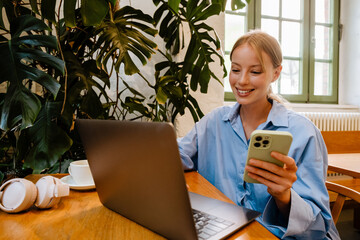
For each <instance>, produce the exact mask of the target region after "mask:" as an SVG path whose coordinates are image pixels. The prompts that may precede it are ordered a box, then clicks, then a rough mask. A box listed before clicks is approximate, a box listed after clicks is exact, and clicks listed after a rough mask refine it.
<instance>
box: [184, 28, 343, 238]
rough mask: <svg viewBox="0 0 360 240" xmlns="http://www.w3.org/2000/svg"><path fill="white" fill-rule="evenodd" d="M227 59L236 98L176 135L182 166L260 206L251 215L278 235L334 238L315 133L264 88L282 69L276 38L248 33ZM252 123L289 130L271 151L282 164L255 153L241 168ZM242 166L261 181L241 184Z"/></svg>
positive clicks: (323, 153)
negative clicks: (282, 145) (284, 149)
mask: <svg viewBox="0 0 360 240" xmlns="http://www.w3.org/2000/svg"><path fill="white" fill-rule="evenodd" d="M230 59H231V62H232V64H231V72H230V77H229V81H230V85H231V88H232V91H233V93H234V95H235V99H236V101H237V103H236V104H235V105H234V106H224V107H220V108H218V109H215V110H214V111H213V112H211V113H209V114H208V115H206V116H205V117H204V118H202V119H201V120H200V121H199V122H198V123H196V124H195V127H194V128H193V129H192V130H191V131H190V132H189V133H188V134H187V135H186V136H185V137H184V138H181V139H179V140H178V143H179V150H180V154H181V158H182V161H183V166H184V169H194V170H198V171H199V173H200V174H201V175H202V176H204V177H205V178H206V179H207V180H208V181H210V182H211V183H212V184H213V185H215V187H217V188H218V189H220V190H221V191H222V192H223V193H224V194H225V195H227V196H228V197H229V198H230V199H231V200H233V201H234V202H235V203H237V204H238V205H240V206H244V207H246V208H250V209H254V210H257V211H259V212H262V213H263V214H262V215H261V216H260V217H259V218H258V219H257V221H259V222H260V223H261V224H262V225H264V226H265V227H266V228H267V229H268V230H270V231H271V232H272V233H273V234H275V235H276V236H277V237H279V238H288V239H292V238H296V239H339V235H338V232H337V230H336V228H335V225H334V223H333V221H332V217H331V213H330V209H329V196H328V192H327V190H326V186H325V178H326V172H327V150H326V146H325V144H324V141H323V139H322V136H321V133H320V131H319V130H318V129H317V128H316V127H315V126H314V124H313V123H312V122H311V121H309V120H308V119H306V118H305V117H303V116H301V115H299V114H297V113H295V112H293V111H291V110H288V109H286V108H285V106H284V105H283V104H281V99H280V98H279V97H277V96H276V95H274V94H273V93H272V91H271V86H270V84H271V83H272V82H274V81H276V80H277V79H278V77H279V76H280V73H281V70H282V66H281V62H282V53H281V48H280V46H279V44H278V42H277V40H276V39H275V38H273V37H271V36H270V35H268V34H267V33H264V32H262V31H259V30H256V31H251V32H249V33H247V34H245V35H244V36H242V37H241V38H240V39H239V40H238V41H237V42H236V43H235V45H234V47H233V49H232V51H231V54H230ZM255 129H263V130H279V131H288V132H290V133H291V134H292V135H293V142H292V145H291V148H290V151H289V154H288V156H286V155H282V154H280V153H276V152H272V156H273V157H274V158H276V159H278V160H279V161H282V162H283V163H284V167H283V168H281V167H278V166H276V165H274V164H272V163H267V162H263V161H260V160H256V159H252V160H251V161H250V164H251V165H250V166H245V162H246V156H247V150H248V144H249V138H250V135H251V133H252V132H253V131H254V130H255ZM245 168H246V170H247V171H248V172H249V176H250V177H252V178H254V179H256V180H258V181H259V182H260V183H261V184H252V183H247V182H244V180H243V174H244V170H245Z"/></svg>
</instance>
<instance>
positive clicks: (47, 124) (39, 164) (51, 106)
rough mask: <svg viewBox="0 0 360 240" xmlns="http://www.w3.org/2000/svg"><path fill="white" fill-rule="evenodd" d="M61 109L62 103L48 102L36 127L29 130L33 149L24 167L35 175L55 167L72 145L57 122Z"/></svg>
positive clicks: (35, 124)
mask: <svg viewBox="0 0 360 240" xmlns="http://www.w3.org/2000/svg"><path fill="white" fill-rule="evenodd" d="M60 108H61V103H60V102H46V103H45V105H44V106H43V108H42V109H41V112H40V113H39V115H38V118H37V119H36V122H35V123H34V125H33V126H32V127H31V128H29V129H27V130H28V136H29V138H30V142H31V143H32V144H31V145H32V147H31V149H30V152H29V154H28V155H27V157H26V158H25V162H24V166H25V167H31V168H32V169H34V173H40V172H41V170H43V169H45V168H49V167H51V166H52V165H54V164H55V163H56V162H57V161H58V160H59V158H60V157H61V156H62V155H63V154H64V153H65V152H66V151H67V150H68V149H69V148H70V147H71V145H72V140H71V138H70V137H69V136H68V135H67V134H66V132H65V131H64V130H63V129H61V128H60V127H59V126H58V125H57V124H56V122H55V119H56V118H57V117H59V112H60Z"/></svg>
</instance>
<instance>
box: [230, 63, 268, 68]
mask: <svg viewBox="0 0 360 240" xmlns="http://www.w3.org/2000/svg"><path fill="white" fill-rule="evenodd" d="M231 65H236V66H241V65H240V64H237V63H235V62H232V63H231ZM250 67H262V66H261V64H260V63H259V64H255V65H251V66H250Z"/></svg>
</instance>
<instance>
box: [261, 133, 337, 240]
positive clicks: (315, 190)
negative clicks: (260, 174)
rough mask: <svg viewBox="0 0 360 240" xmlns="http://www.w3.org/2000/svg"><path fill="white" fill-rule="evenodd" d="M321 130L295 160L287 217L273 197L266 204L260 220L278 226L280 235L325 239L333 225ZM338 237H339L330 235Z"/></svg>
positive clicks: (325, 152)
mask: <svg viewBox="0 0 360 240" xmlns="http://www.w3.org/2000/svg"><path fill="white" fill-rule="evenodd" d="M319 134H320V133H316V134H315V135H314V136H312V137H310V139H309V141H308V144H307V145H306V147H305V148H304V151H303V152H302V154H301V157H300V158H299V161H298V171H297V177H298V180H297V181H296V182H295V183H294V184H293V187H292V189H291V206H290V214H289V220H288V221H285V220H284V219H281V218H279V216H280V215H281V214H280V211H279V210H278V208H277V206H276V203H275V200H274V199H273V198H270V200H269V202H268V203H267V205H266V207H265V209H264V213H263V220H264V222H265V223H267V224H269V225H272V226H273V227H276V228H279V229H280V230H281V231H282V232H283V233H284V234H283V238H286V237H289V236H291V237H296V239H327V233H328V232H329V231H330V228H332V227H333V224H332V218H331V213H330V212H329V209H330V208H329V197H328V192H327V189H326V186H325V178H326V171H327V151H326V147H325V144H324V142H323V140H322V137H321V135H319ZM333 237H335V238H334V239H337V237H338V236H336V235H335V236H333Z"/></svg>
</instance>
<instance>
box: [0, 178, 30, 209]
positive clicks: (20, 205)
mask: <svg viewBox="0 0 360 240" xmlns="http://www.w3.org/2000/svg"><path fill="white" fill-rule="evenodd" d="M36 197H37V189H36V186H35V184H34V183H33V182H31V181H29V180H26V179H23V178H14V179H11V180H9V181H7V182H5V183H4V184H3V185H2V186H1V187H0V209H1V210H3V211H4V212H8V213H17V212H21V211H24V210H27V209H28V208H29V207H31V206H32V205H33V204H34V202H35V199H36Z"/></svg>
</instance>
